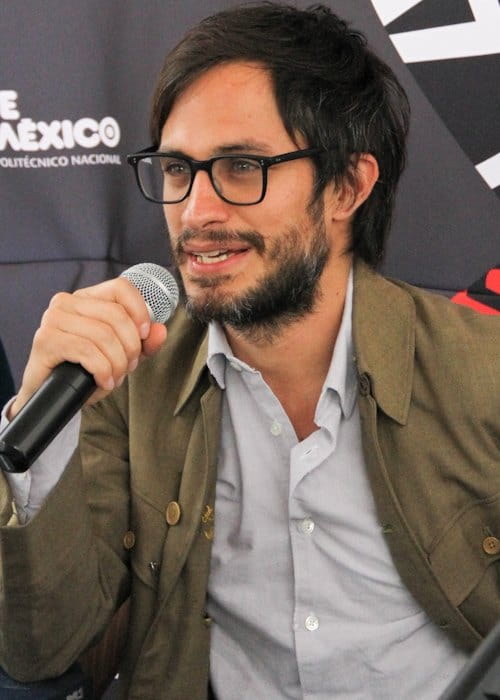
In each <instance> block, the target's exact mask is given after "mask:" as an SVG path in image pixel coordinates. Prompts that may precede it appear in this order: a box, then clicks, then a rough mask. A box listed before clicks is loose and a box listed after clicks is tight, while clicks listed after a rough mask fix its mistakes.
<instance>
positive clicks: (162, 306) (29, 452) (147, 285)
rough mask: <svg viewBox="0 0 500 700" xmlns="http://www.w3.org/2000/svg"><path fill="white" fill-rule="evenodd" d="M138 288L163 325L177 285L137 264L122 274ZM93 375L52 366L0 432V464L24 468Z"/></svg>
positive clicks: (79, 400) (85, 392)
mask: <svg viewBox="0 0 500 700" xmlns="http://www.w3.org/2000/svg"><path fill="white" fill-rule="evenodd" d="M120 277H125V278H126V279H128V280H129V282H131V283H132V284H133V285H134V287H137V289H138V290H139V291H140V293H141V295H142V297H143V299H144V301H145V302H146V305H147V307H148V310H149V315H150V317H151V320H152V321H156V322H157V323H165V322H166V321H167V320H168V319H169V318H170V316H171V315H172V313H173V311H174V310H175V307H176V306H177V302H178V300H179V288H178V287H177V283H176V281H175V279H174V278H173V276H172V275H171V273H170V272H168V270H165V268H163V267H160V265H155V264H154V263H140V264H139V265H133V266H132V267H129V268H128V269H127V270H125V271H124V272H122V274H121V275H120ZM95 388H96V383H95V381H94V377H93V376H92V375H91V374H90V373H89V372H87V370H86V369H84V368H83V367H82V366H81V365H79V364H76V363H73V362H63V363H61V364H60V365H58V366H57V367H55V368H54V369H53V371H52V373H51V374H50V375H49V376H48V377H47V379H46V380H45V382H44V383H43V384H42V385H41V386H40V388H39V389H38V390H37V391H36V392H35V393H34V394H33V396H32V397H31V398H30V400H29V401H28V402H27V403H26V405H25V406H23V408H22V409H21V410H20V411H19V413H18V414H17V415H16V416H15V418H14V419H13V420H12V422H11V423H9V425H8V426H7V427H6V428H5V430H3V431H2V433H0V468H2V469H3V470H4V471H7V472H25V471H26V470H27V469H29V467H30V466H31V465H32V464H33V462H34V461H35V459H36V458H37V457H38V456H39V455H40V454H41V453H42V452H43V450H44V449H45V448H46V447H47V445H48V444H49V443H50V442H51V441H52V440H53V439H54V438H55V436H56V435H57V434H58V433H59V432H60V431H61V430H62V429H63V428H64V426H65V425H66V424H67V423H68V422H69V421H70V420H71V418H72V417H73V416H74V415H75V413H77V412H78V411H79V410H80V409H81V407H82V406H83V405H84V403H85V402H86V401H87V399H88V398H89V397H90V396H91V394H92V393H93V392H94V391H95Z"/></svg>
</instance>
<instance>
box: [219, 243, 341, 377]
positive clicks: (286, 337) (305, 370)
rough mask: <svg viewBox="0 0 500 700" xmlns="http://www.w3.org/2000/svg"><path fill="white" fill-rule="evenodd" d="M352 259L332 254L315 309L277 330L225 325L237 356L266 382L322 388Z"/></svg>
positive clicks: (338, 322) (333, 344)
mask: <svg viewBox="0 0 500 700" xmlns="http://www.w3.org/2000/svg"><path fill="white" fill-rule="evenodd" d="M351 264H352V259H351V257H349V256H344V257H342V258H337V260H336V263H335V266H331V267H329V266H327V267H326V268H325V271H324V274H323V275H322V277H321V280H320V286H319V294H318V299H317V301H316V304H315V307H314V309H313V310H312V311H311V312H310V313H308V314H306V315H304V316H303V317H302V318H299V319H294V320H293V321H292V322H290V323H288V324H286V323H285V324H283V325H282V326H281V328H279V330H278V331H277V332H275V333H272V332H271V333H270V332H266V329H263V328H253V329H251V330H249V331H241V330H238V331H237V330H235V329H234V328H232V327H230V326H227V327H226V328H225V332H226V336H227V338H228V342H229V344H230V346H231V349H232V351H233V352H234V354H235V355H236V357H239V358H240V359H241V360H243V361H244V362H246V363H247V364H248V365H250V366H251V367H254V368H255V369H257V370H259V371H260V372H261V373H262V375H263V377H264V379H265V380H266V382H267V383H268V384H269V385H270V386H271V387H276V386H278V387H279V386H281V387H283V389H285V388H286V386H287V385H289V384H290V383H291V382H299V383H300V384H301V385H302V386H307V385H311V384H312V383H314V384H315V385H317V384H318V383H319V386H320V389H319V390H321V386H322V384H323V381H324V379H325V377H326V373H327V372H328V368H329V366H330V361H331V357H332V353H333V349H334V347H335V342H336V340H337V335H338V332H339V329H340V324H341V321H342V314H343V310H344V303H345V297H346V290H347V282H348V278H349V271H350V268H351ZM332 267H333V269H332Z"/></svg>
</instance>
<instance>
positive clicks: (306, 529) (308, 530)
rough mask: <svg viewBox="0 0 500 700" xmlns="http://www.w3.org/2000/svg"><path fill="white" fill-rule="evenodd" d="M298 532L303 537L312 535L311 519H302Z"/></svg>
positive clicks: (312, 524) (312, 521)
mask: <svg viewBox="0 0 500 700" xmlns="http://www.w3.org/2000/svg"><path fill="white" fill-rule="evenodd" d="M299 530H300V532H302V534H303V535H312V532H313V530H314V520H312V519H311V518H304V520H301V521H300V522H299Z"/></svg>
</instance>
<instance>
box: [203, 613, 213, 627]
mask: <svg viewBox="0 0 500 700" xmlns="http://www.w3.org/2000/svg"><path fill="white" fill-rule="evenodd" d="M203 623H204V624H205V626H206V627H210V625H211V624H212V618H211V617H210V615H203Z"/></svg>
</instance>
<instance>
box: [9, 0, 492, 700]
mask: <svg viewBox="0 0 500 700" xmlns="http://www.w3.org/2000/svg"><path fill="white" fill-rule="evenodd" d="M407 125H408V107H407V103H406V98H405V96H404V93H403V91H402V89H401V87H400V86H399V84H398V83H397V81H396V79H395V77H394V76H393V74H392V73H391V71H390V70H389V68H388V67H387V66H385V65H384V64H383V63H382V62H381V61H380V60H379V59H377V58H376V57H375V56H373V55H372V54H371V53H370V52H369V51H368V49H367V48H366V46H365V43H364V40H363V38H362V37H361V36H360V35H359V34H357V33H356V32H353V31H352V30H350V29H349V28H348V27H347V26H346V25H345V23H343V22H342V21H341V20H340V19H338V18H337V17H336V16H335V15H333V14H332V13H330V12H329V10H327V9H325V8H322V7H315V8H313V9H311V10H308V11H305V10H297V9H294V8H292V7H288V6H282V5H276V4H272V3H264V4H259V5H255V6H254V5H250V6H242V7H240V8H234V9H232V10H227V11H225V12H222V13H219V14H217V15H215V16H214V17H211V18H208V19H207V20H205V21H204V22H202V23H201V24H200V25H199V26H198V27H195V28H194V29H193V30H192V31H191V32H190V33H189V34H188V35H187V36H186V38H185V39H184V40H183V41H182V42H181V43H180V44H179V45H178V46H177V47H176V48H175V49H174V50H173V52H172V53H171V54H170V55H169V56H168V57H167V60H166V63H165V65H164V67H163V70H162V73H161V75H160V79H159V82H158V87H157V91H156V96H155V100H154V106H153V114H152V137H153V148H152V149H149V151H148V152H143V153H141V154H136V155H135V156H133V157H132V158H131V162H132V163H133V164H134V167H135V168H136V170H137V175H138V179H139V183H140V186H141V188H142V191H143V194H145V195H146V196H147V197H148V198H150V199H152V200H153V201H157V202H161V203H163V206H164V211H165V216H166V221H167V225H168V231H169V235H170V240H171V244H172V250H173V254H174V258H175V262H176V264H177V266H178V270H179V273H180V277H181V278H182V283H183V286H184V289H185V296H186V303H185V306H186V310H187V314H188V315H186V312H185V310H183V309H181V310H179V312H178V313H177V314H176V316H175V318H174V320H173V321H172V323H170V324H169V331H168V335H169V337H168V340H167V342H166V343H165V344H163V343H164V340H165V334H166V332H165V328H164V327H163V326H161V325H159V324H155V323H150V321H149V319H148V314H147V310H146V308H145V304H144V302H143V301H142V299H141V298H140V295H139V294H138V293H137V292H136V290H134V289H133V288H132V287H131V286H130V285H129V283H128V282H127V281H125V280H123V279H121V280H120V279H119V280H113V281H110V282H105V283H103V284H101V285H97V286H95V287H91V288H88V289H84V290H80V291H78V292H75V293H74V294H72V295H69V294H60V295H57V296H56V297H55V298H54V299H53V300H52V302H51V304H50V307H49V309H48V310H47V312H46V313H45V315H44V318H43V319H42V324H41V326H40V329H39V331H38V332H37V334H36V336H35V340H34V343H33V350H32V353H31V356H30V360H29V362H28V365H27V368H26V371H25V375H24V379H23V384H22V387H21V389H20V391H19V394H18V396H17V398H16V399H15V400H14V402H13V403H12V405H11V406H10V407H9V417H10V418H12V416H13V415H15V414H16V413H17V412H18V411H19V410H20V408H21V407H22V406H23V405H24V403H25V402H26V400H27V399H28V398H29V396H30V395H31V394H32V393H33V392H34V391H35V390H36V388H37V387H38V386H39V385H40V383H41V382H42V381H43V379H44V378H45V377H46V376H47V374H48V373H49V372H50V371H51V369H52V368H53V367H55V366H56V365H57V364H59V363H60V362H62V361H63V360H70V361H72V362H79V363H81V364H82V365H83V366H84V367H85V368H86V369H87V370H89V371H90V372H91V373H92V374H93V375H94V377H95V379H96V383H97V385H98V387H99V389H98V391H96V393H95V395H94V396H93V401H92V405H91V406H90V407H89V408H88V409H87V410H86V411H85V415H84V418H83V425H82V432H81V437H80V444H79V449H78V450H76V452H75V454H74V456H73V458H72V459H71V460H70V462H69V464H68V465H67V466H66V460H65V459H63V458H62V455H63V454H64V453H68V452H71V450H72V449H73V445H74V443H72V439H73V438H72V430H71V429H70V430H65V431H63V433H62V434H61V435H60V436H59V438H58V440H56V442H55V443H53V445H51V446H50V447H49V449H48V450H47V452H46V453H45V454H44V455H43V456H42V458H41V459H40V462H39V463H38V464H37V465H34V466H33V467H32V469H31V473H30V475H29V477H27V478H28V479H30V480H31V482H32V483H31V487H30V488H29V489H27V488H26V484H24V486H23V483H21V484H19V483H14V482H13V480H11V481H12V484H11V488H12V489H13V492H14V497H15V501H16V503H17V511H18V517H19V518H20V520H21V522H25V521H28V522H27V524H26V525H25V526H24V527H16V526H15V525H13V524H12V521H11V522H10V525H9V524H7V523H8V521H9V518H10V517H11V516H12V513H11V508H10V500H11V494H10V492H9V490H8V489H7V486H5V488H4V491H3V495H2V498H3V522H4V523H5V526H4V527H3V528H2V531H1V535H0V544H1V548H2V550H1V551H2V557H3V572H4V573H3V575H4V583H3V597H2V630H3V638H2V640H1V642H0V643H1V648H0V652H1V653H0V664H2V665H4V666H5V667H6V668H7V670H8V671H9V672H10V673H11V674H12V675H14V676H16V677H19V678H28V677H31V678H33V677H38V676H41V675H46V676H50V675H51V674H57V673H60V672H61V671H62V670H63V669H64V668H65V667H67V666H68V665H69V664H70V663H71V662H72V661H73V660H74V659H75V658H76V657H77V656H78V655H79V654H80V653H81V652H82V650H83V649H85V648H86V647H87V646H88V645H89V644H90V643H91V642H92V641H93V640H94V639H95V637H96V636H97V635H98V634H99V633H100V632H101V631H102V629H103V628H104V627H105V626H106V625H107V623H108V622H109V619H110V618H111V616H112V614H113V611H114V610H115V609H116V608H117V607H118V605H119V604H120V603H121V602H122V601H123V600H125V599H126V598H127V597H128V596H130V597H131V618H130V625H129V636H128V639H127V648H126V653H125V660H124V662H123V666H122V681H123V692H124V694H126V697H129V698H137V699H138V698H176V700H177V699H182V698H190V699H191V698H205V697H207V692H208V687H209V683H210V684H211V690H210V692H214V693H215V696H216V697H218V698H221V699H224V698H234V697H241V698H261V697H262V698H303V697H307V698H313V697H314V698H322V699H326V698H332V697H335V698H384V699H385V698H395V697H398V698H399V697H405V698H419V700H420V699H424V698H429V699H430V698H436V697H437V696H438V695H439V694H440V692H441V691H442V690H443V689H444V688H445V687H446V685H447V684H448V683H449V681H450V680H451V679H452V678H453V676H454V675H455V674H456V672H457V671H458V670H459V668H460V667H461V666H462V664H463V663H464V660H465V659H466V658H467V652H469V651H470V650H471V649H472V648H473V647H474V646H475V645H476V644H477V643H478V641H479V640H480V639H481V637H482V636H483V635H484V634H486V633H487V632H488V630H489V628H490V627H491V626H492V625H493V623H494V621H495V619H496V617H498V616H499V615H500V597H499V595H498V582H497V574H498V570H497V567H498V563H496V562H497V560H498V559H499V558H500V539H497V538H500V503H499V500H500V497H499V496H498V494H499V493H500V474H499V470H498V464H499V438H500V425H499V422H500V419H499V416H500V410H499V408H500V407H499V396H500V391H499V389H500V387H499V376H500V372H499V369H500V368H499V362H498V359H497V356H498V352H495V350H496V351H498V342H499V339H500V328H499V324H498V320H497V319H494V318H486V317H482V316H479V315H475V314H474V312H473V311H471V310H470V309H465V308H458V307H455V306H453V305H452V304H450V303H449V302H448V301H447V300H445V299H443V298H440V297H434V296H432V295H429V294H427V293H424V292H422V291H419V290H416V289H414V288H411V287H409V286H407V285H404V284H402V283H395V282H390V281H387V280H384V279H383V278H381V277H380V276H378V275H377V274H376V273H375V272H374V269H373V268H374V267H375V266H376V265H377V264H378V263H379V261H380V259H381V257H382V255H383V250H384V242H385V238H386V235H387V231H388V227H389V222H390V215H391V209H392V202H393V197H394V192H395V187H396V184H397V180H398V177H399V175H400V173H401V170H402V168H403V164H404V142H405V136H406V131H407ZM160 154H161V155H160ZM207 324H208V330H207ZM478 339H481V343H482V357H483V362H482V363H481V364H478V363H475V364H473V363H472V362H471V360H470V355H471V348H474V347H475V344H476V343H477V342H478ZM485 346H486V347H485ZM160 347H161V349H160ZM152 355H155V356H154V357H152V358H150V359H148V360H147V361H144V362H141V365H140V367H138V368H137V365H138V364H139V362H140V360H141V358H144V357H145V356H152ZM136 368H137V369H136ZM59 475H60V476H59ZM35 482H36V483H35ZM40 482H41V483H40ZM35 486H36V488H35ZM23 489H24V490H23ZM35 513H36V515H34V514H35Z"/></svg>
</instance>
